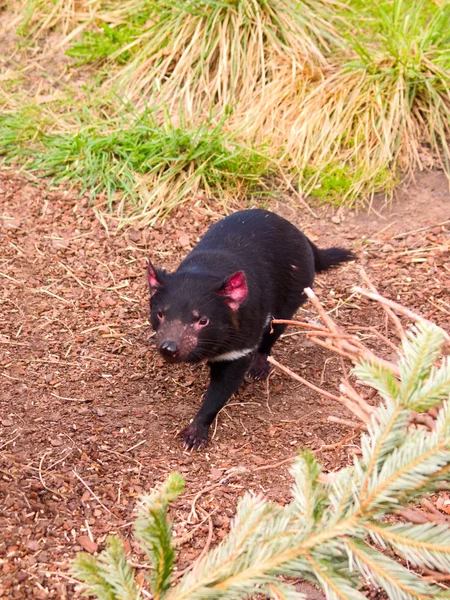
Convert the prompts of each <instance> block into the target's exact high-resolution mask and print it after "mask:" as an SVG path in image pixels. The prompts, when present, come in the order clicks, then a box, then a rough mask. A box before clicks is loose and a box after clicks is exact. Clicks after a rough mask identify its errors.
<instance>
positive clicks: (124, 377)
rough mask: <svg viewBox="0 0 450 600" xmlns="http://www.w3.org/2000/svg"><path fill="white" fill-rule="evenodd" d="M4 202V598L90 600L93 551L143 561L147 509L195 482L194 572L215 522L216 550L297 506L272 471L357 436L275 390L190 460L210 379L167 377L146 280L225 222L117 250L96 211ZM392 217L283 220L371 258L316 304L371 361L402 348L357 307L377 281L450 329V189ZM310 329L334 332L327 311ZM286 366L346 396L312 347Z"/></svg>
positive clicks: (124, 243)
mask: <svg viewBox="0 0 450 600" xmlns="http://www.w3.org/2000/svg"><path fill="white" fill-rule="evenodd" d="M0 203H1V215H0V216H1V219H0V237H1V247H2V254H1V262H0V280H1V288H0V289H1V292H0V303H1V304H0V306H1V308H0V326H1V330H0V348H1V355H0V367H1V374H0V380H1V388H0V389H1V392H0V410H1V412H0V460H1V469H0V516H1V520H0V572H1V573H2V577H1V583H0V596H1V597H3V598H17V599H22V598H37V599H40V598H59V599H65V598H75V597H77V593H76V592H75V591H74V584H73V582H72V580H71V578H70V575H69V574H68V566H69V561H70V560H71V559H72V558H73V557H74V554H75V552H76V551H77V550H81V549H82V548H85V549H87V550H88V551H96V550H97V549H101V548H102V547H103V544H104V541H105V538H106V536H107V535H108V534H110V533H112V532H120V534H121V535H122V536H123V537H125V538H127V539H128V540H129V542H128V543H129V544H130V545H129V550H130V551H133V552H134V553H135V559H136V562H139V561H140V560H141V559H142V556H140V555H139V550H138V548H137V547H135V546H134V544H133V542H132V541H131V536H130V532H131V523H132V521H133V510H134V508H135V503H136V499H137V497H138V496H139V495H140V494H141V493H142V492H145V491H149V490H150V489H151V488H152V487H153V486H154V485H155V484H157V483H158V482H160V481H161V480H163V479H164V478H165V477H166V476H167V474H168V473H170V472H171V471H173V470H178V471H180V472H181V473H182V475H183V476H184V477H185V478H186V482H187V488H186V492H185V494H184V495H183V496H182V497H181V498H180V499H179V500H178V501H177V502H175V503H174V506H173V509H172V512H173V516H174V518H175V533H176V535H177V538H178V540H180V544H179V558H180V560H179V568H180V569H183V568H185V567H186V566H187V564H188V563H189V562H190V561H192V560H193V559H194V558H195V557H196V556H198V554H199V552H200V551H201V549H202V548H203V546H204V544H205V541H206V539H207V537H208V518H207V516H208V515H211V522H212V526H213V539H212V543H213V544H215V543H217V542H219V541H220V540H221V539H222V538H223V537H224V536H225V535H226V533H227V531H228V528H229V523H230V520H231V519H232V517H233V514H234V512H235V507H236V502H237V499H238V497H239V496H241V495H242V494H243V492H244V491H248V490H252V491H254V492H260V493H263V494H264V495H265V496H267V497H268V498H270V499H272V500H275V501H277V502H282V503H283V502H286V501H287V500H288V499H289V497H290V495H289V488H290V485H291V478H290V476H289V473H288V465H287V464H283V465H280V466H277V467H273V468H267V467H268V466H270V465H272V464H274V465H276V463H278V462H281V461H283V460H284V459H285V458H287V457H289V456H292V455H293V454H295V451H296V449H297V448H299V447H307V448H311V449H315V450H317V449H320V448H321V447H322V446H324V445H328V444H334V443H337V442H339V441H340V440H342V439H343V438H345V437H346V436H348V434H349V433H351V430H350V429H349V428H347V427H342V426H340V425H336V424H335V423H332V422H330V421H329V420H328V417H329V416H330V415H335V416H339V417H345V418H348V419H352V418H353V417H352V415H350V414H345V411H343V409H342V407H341V406H340V405H336V404H335V403H333V402H330V401H327V400H324V399H322V398H320V397H318V395H317V394H315V393H314V392H312V391H311V390H309V389H306V388H304V387H302V386H300V385H297V384H295V383H293V382H292V381H291V380H290V379H288V378H286V377H285V376H284V375H283V374H280V373H273V375H272V376H271V378H270V380H269V383H268V385H266V384H256V383H255V384H247V385H245V386H243V387H242V389H241V390H240V391H239V393H238V394H237V395H236V397H235V398H233V399H232V401H231V402H230V404H229V405H228V406H227V407H226V408H225V410H223V411H222V412H221V414H220V415H219V418H218V422H217V424H216V427H215V428H213V436H212V440H211V442H210V445H209V447H208V449H207V450H206V452H203V453H201V454H200V453H193V454H188V453H186V452H184V451H183V449H182V447H181V445H180V443H179V441H178V439H177V432H178V431H180V430H181V429H182V428H183V427H184V426H185V425H186V424H187V422H188V421H189V419H190V418H191V417H193V415H194V414H195V412H196V410H197V408H198V406H199V403H200V399H201V396H202V394H203V392H204V390H205V387H206V384H207V371H206V369H205V367H203V366H198V367H189V366H167V365H165V364H164V363H163V362H162V360H161V359H160V358H159V357H158V356H156V355H155V353H154V351H153V348H152V345H151V330H150V327H149V325H148V322H147V313H148V307H147V304H148V298H147V289H146V283H145V277H144V269H145V265H146V259H147V257H149V256H152V260H153V261H154V263H155V264H161V265H164V266H166V267H168V268H171V267H174V266H175V265H176V264H177V262H178V261H179V259H180V258H181V257H182V256H183V255H184V254H186V253H187V251H189V249H190V248H192V247H193V245H194V244H195V243H196V241H197V239H198V237H199V236H200V235H201V234H202V232H203V231H204V230H205V229H206V228H207V227H208V226H209V225H210V224H211V223H212V222H213V221H215V220H216V218H215V217H213V216H212V215H211V214H210V212H209V211H207V210H205V209H202V208H201V207H198V206H196V205H195V203H194V202H192V203H191V204H189V205H186V206H185V207H184V208H183V209H182V210H180V211H179V212H178V213H177V214H175V215H173V217H171V218H170V219H169V220H168V222H167V223H166V224H165V225H164V226H160V227H158V228H156V229H154V230H151V231H150V230H148V229H145V230H128V231H127V232H125V233H123V234H121V235H109V234H108V233H107V232H106V231H105V229H104V228H103V227H102V226H101V225H100V223H99V221H98V220H97V219H96V218H95V216H94V215H93V212H92V210H91V209H90V208H89V206H88V201H87V199H86V198H82V199H77V198H76V196H75V195H74V194H72V193H70V192H66V191H62V190H56V191H55V190H50V189H49V188H48V187H47V186H46V184H45V182H44V183H42V184H39V185H32V184H30V182H27V181H26V180H24V179H22V178H20V177H18V176H15V175H13V174H12V173H10V172H5V171H4V172H3V173H1V174H0ZM374 208H375V209H376V211H377V213H378V215H377V214H375V213H372V214H371V215H369V216H368V215H366V214H362V213H360V214H356V213H352V212H341V211H337V213H336V211H334V210H332V209H331V208H322V209H318V211H317V212H318V217H319V218H317V219H315V218H314V217H313V216H312V215H311V214H310V213H309V212H306V211H305V210H304V209H301V210H300V209H298V210H295V209H294V208H292V205H291V204H286V205H284V204H281V203H280V204H279V205H278V206H275V210H277V211H278V212H280V213H281V214H283V215H285V216H287V217H289V218H290V219H291V220H292V221H293V222H294V223H296V224H297V225H299V226H301V227H302V229H303V230H305V231H306V233H308V235H310V236H311V238H312V239H313V240H314V241H315V242H316V243H317V244H318V245H319V246H330V245H333V244H342V245H346V246H349V247H351V248H353V249H354V250H355V251H356V252H357V254H358V255H359V257H360V260H359V261H358V263H355V264H348V265H345V266H343V267H342V268H341V269H339V270H338V271H336V272H334V273H330V274H326V275H324V276H320V277H319V278H318V279H317V283H316V287H315V290H316V292H317V294H318V296H319V298H320V299H321V301H322V302H323V303H324V304H325V306H326V307H327V308H329V310H332V311H333V314H334V316H335V317H336V319H337V321H338V322H339V323H341V324H343V325H344V326H348V327H358V328H359V330H360V331H365V335H366V341H367V342H368V343H369V344H370V345H372V346H373V347H375V348H377V349H378V345H379V342H378V341H377V338H376V336H375V335H374V334H373V331H371V330H370V327H376V328H379V329H380V331H383V332H384V331H385V326H386V323H385V318H384V315H383V314H382V313H381V312H380V311H379V309H378V308H377V307H376V306H374V305H373V304H371V303H370V302H368V301H365V300H361V299H357V298H356V297H354V296H353V295H352V293H351V287H352V285H354V284H355V283H360V276H359V268H360V267H361V266H364V268H365V269H366V271H367V273H368V274H369V276H370V277H371V279H372V280H373V281H374V283H375V284H376V285H377V287H378V288H379V290H380V291H381V292H383V293H384V294H385V295H387V296H389V297H391V298H393V299H396V300H399V301H400V302H402V303H404V304H405V305H407V306H409V307H411V308H413V309H415V310H417V311H419V312H421V313H422V314H423V315H424V316H426V317H428V318H431V319H433V320H435V321H436V322H437V323H438V324H440V325H443V326H445V327H447V328H449V326H450V294H449V289H450V266H449V260H448V256H449V244H450V223H449V221H448V220H449V219H450V210H449V209H450V196H449V194H448V184H447V182H446V180H445V177H444V176H443V175H442V174H440V173H430V174H426V175H421V176H420V177H418V180H417V182H416V184H415V185H413V186H409V187H408V188H406V189H404V190H401V191H400V192H399V197H398V199H396V200H395V201H394V202H393V203H392V204H391V205H390V206H384V207H383V206H382V205H381V203H380V201H379V200H378V201H377V202H376V203H375V205H374ZM420 228H426V229H422V230H421V231H414V230H418V229H420ZM408 232H411V233H408ZM300 316H301V318H302V319H304V318H311V319H315V318H316V315H315V314H314V312H313V311H312V310H311V308H310V307H309V306H306V307H304V308H303V309H302V310H301V311H300ZM364 328H366V329H364ZM382 352H384V353H386V352H387V350H386V349H383V350H382ZM274 354H275V356H276V358H277V359H278V360H279V361H281V362H282V363H284V364H286V365H288V366H289V367H291V368H293V369H294V370H298V371H299V372H301V374H302V376H303V377H305V378H307V379H309V380H311V381H314V382H320V384H321V385H322V386H323V387H325V388H327V389H329V390H330V391H332V392H333V391H336V389H337V386H338V384H339V378H340V373H341V370H340V362H339V360H338V359H337V358H336V357H334V356H331V355H329V354H328V353H327V352H326V351H325V350H324V351H322V350H320V349H319V348H317V347H315V346H311V344H310V343H309V342H307V341H306V340H305V338H304V336H302V335H301V334H299V333H298V332H297V331H294V330H290V331H289V332H288V333H287V334H286V335H285V336H284V338H283V339H282V340H281V341H280V342H279V344H278V345H277V347H276V350H275V353H274ZM355 435H356V434H355ZM356 441H357V437H356V436H355V439H352V438H351V437H350V438H349V440H348V442H347V443H345V444H342V445H341V446H340V447H337V448H335V449H332V450H328V451H322V452H320V453H319V458H320V459H321V460H322V461H323V463H324V465H325V468H326V469H327V470H334V469H337V468H340V467H341V466H342V465H345V464H347V463H348V462H349V461H351V459H352V456H353V454H354V452H357V451H358V448H357V446H356ZM200 523H202V524H200ZM199 524H200V525H199ZM191 532H192V533H191ZM311 593H312V592H311Z"/></svg>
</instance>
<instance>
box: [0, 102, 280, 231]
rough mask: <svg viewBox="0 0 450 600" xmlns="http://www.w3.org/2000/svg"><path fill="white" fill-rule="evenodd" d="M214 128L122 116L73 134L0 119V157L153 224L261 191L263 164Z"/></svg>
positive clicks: (86, 122)
mask: <svg viewBox="0 0 450 600" xmlns="http://www.w3.org/2000/svg"><path fill="white" fill-rule="evenodd" d="M224 121H225V120H224V119H223V120H222V121H220V122H219V123H218V124H212V123H211V122H205V123H204V124H203V125H201V126H199V127H198V126H190V125H189V124H188V123H187V122H185V121H184V120H182V122H181V123H179V124H175V123H174V122H173V121H172V120H171V119H170V117H169V116H168V115H167V114H166V118H165V120H164V121H163V122H162V123H161V122H159V121H158V120H157V119H156V116H155V113H154V112H153V111H147V112H145V113H143V114H137V113H135V112H128V111H125V112H123V113H122V114H120V115H119V116H117V117H115V118H110V119H109V120H107V121H102V120H99V119H98V117H96V116H95V115H93V114H92V113H91V112H88V111H85V114H84V115H82V116H81V117H80V118H79V122H78V130H77V131H74V132H72V131H69V132H58V130H57V129H56V128H55V124H53V127H51V128H48V127H47V130H45V128H44V127H43V124H42V123H41V122H39V119H35V120H34V122H33V121H32V119H30V113H29V112H28V111H25V114H22V115H21V114H19V115H18V114H3V115H1V116H0V154H1V153H3V154H8V156H9V159H11V158H14V159H18V160H20V161H21V162H22V163H24V164H26V166H27V168H28V169H29V170H32V171H39V172H41V173H43V174H44V175H48V176H51V177H52V178H53V180H54V181H55V182H61V181H64V180H70V181H72V182H74V183H76V184H78V185H79V186H80V188H81V190H82V192H85V191H89V192H90V195H91V197H95V196H97V195H100V196H104V197H105V199H106V202H107V205H108V207H109V208H112V207H113V203H114V200H115V198H116V193H117V192H120V193H121V196H120V197H121V202H120V203H119V206H118V211H119V215H120V216H121V218H125V217H126V215H127V213H128V214H129V213H132V214H134V216H131V217H130V219H131V220H132V219H133V218H139V219H140V220H144V221H147V222H153V221H154V220H156V219H157V218H159V217H162V216H164V215H166V214H168V213H169V212H170V210H172V209H173V208H174V207H176V206H178V205H179V204H180V203H183V202H184V201H186V200H187V199H188V198H189V197H190V196H191V195H192V194H195V193H197V192H200V191H201V192H205V193H206V194H208V195H216V196H219V197H221V198H222V199H224V200H230V199H232V198H234V197H235V196H237V195H238V194H246V193H250V192H252V191H253V190H255V189H256V188H257V187H258V186H260V185H261V179H262V177H263V176H264V175H265V174H267V173H269V171H270V168H271V167H270V164H269V160H268V158H267V157H266V156H265V155H264V154H263V153H261V152H259V151H256V150H253V149H252V148H248V147H246V146H244V145H242V144H239V143H237V142H236V140H235V136H234V134H232V133H227V132H226V131H225V129H224Z"/></svg>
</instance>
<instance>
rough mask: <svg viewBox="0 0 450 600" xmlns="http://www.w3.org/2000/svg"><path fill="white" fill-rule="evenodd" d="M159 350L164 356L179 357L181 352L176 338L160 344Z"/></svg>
mask: <svg viewBox="0 0 450 600" xmlns="http://www.w3.org/2000/svg"><path fill="white" fill-rule="evenodd" d="M159 351H160V352H161V354H162V355H163V356H164V358H169V359H170V358H172V359H173V358H177V356H178V355H179V354H180V349H179V347H178V344H177V342H175V341H174V340H164V342H163V343H162V344H161V345H160V347H159Z"/></svg>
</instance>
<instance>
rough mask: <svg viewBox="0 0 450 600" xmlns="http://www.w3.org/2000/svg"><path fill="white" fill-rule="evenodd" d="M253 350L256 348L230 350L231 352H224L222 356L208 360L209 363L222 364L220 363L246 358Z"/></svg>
mask: <svg viewBox="0 0 450 600" xmlns="http://www.w3.org/2000/svg"><path fill="white" fill-rule="evenodd" d="M255 350H256V348H245V349H244V350H232V351H231V352H225V353H224V354H219V356H215V357H214V358H210V359H209V362H222V361H226V360H237V359H238V358H242V357H244V356H248V355H249V354H251V353H252V352H254V351H255Z"/></svg>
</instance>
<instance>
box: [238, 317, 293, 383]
mask: <svg viewBox="0 0 450 600" xmlns="http://www.w3.org/2000/svg"><path fill="white" fill-rule="evenodd" d="M285 329H286V325H273V326H272V328H271V327H270V325H269V330H268V331H266V333H264V335H263V337H262V339H261V343H260V345H259V348H258V350H257V351H256V352H255V354H254V355H253V358H252V362H251V364H250V366H249V368H248V371H247V373H246V374H245V378H246V380H247V381H264V380H265V379H267V378H268V377H269V375H270V364H269V362H268V361H267V358H268V356H269V354H270V351H271V349H272V346H273V345H274V344H275V342H276V341H277V340H278V338H279V337H280V335H281V334H282V333H283V331H284V330H285Z"/></svg>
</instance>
